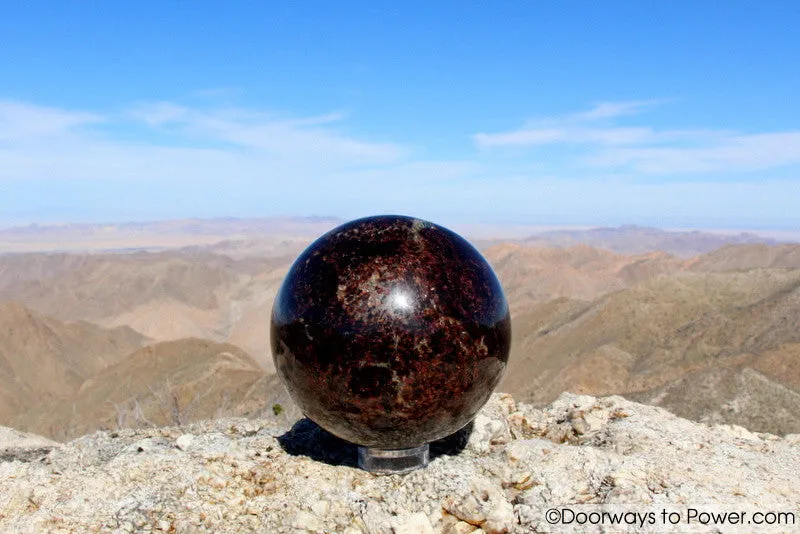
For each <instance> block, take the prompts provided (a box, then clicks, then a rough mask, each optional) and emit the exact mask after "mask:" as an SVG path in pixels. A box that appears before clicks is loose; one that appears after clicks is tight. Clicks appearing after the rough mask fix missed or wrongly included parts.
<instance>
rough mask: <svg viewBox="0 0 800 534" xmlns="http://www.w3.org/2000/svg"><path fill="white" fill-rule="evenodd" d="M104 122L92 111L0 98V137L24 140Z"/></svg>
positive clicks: (7, 139) (54, 134) (50, 135)
mask: <svg viewBox="0 0 800 534" xmlns="http://www.w3.org/2000/svg"><path fill="white" fill-rule="evenodd" d="M99 122H103V117H101V116H100V115H97V114H94V113H86V112H81V111H68V110H62V109H57V108H48V107H42V106H32V105H30V104H25V103H22V102H14V101H8V100H0V140H3V141H20V142H21V141H26V140H30V139H37V138H39V139H41V138H45V137H53V136H58V135H66V134H68V133H70V132H72V131H75V130H76V129H77V128H78V127H80V126H86V125H91V124H96V123H99Z"/></svg>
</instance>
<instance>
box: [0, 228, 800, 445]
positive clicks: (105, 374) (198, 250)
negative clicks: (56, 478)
mask: <svg viewBox="0 0 800 534" xmlns="http://www.w3.org/2000/svg"><path fill="white" fill-rule="evenodd" d="M338 222H340V221H337V220H335V219H315V218H310V219H302V218H297V219H274V220H273V219H255V220H249V219H223V220H213V219H212V220H188V221H165V222H154V223H148V224H135V225H67V226H55V227H47V226H33V227H27V228H13V229H7V230H4V231H0V248H1V249H3V250H5V253H3V254H2V255H0V334H1V335H0V425H5V426H10V427H13V428H16V429H19V430H23V431H29V432H34V433H36V434H39V435H42V436H46V437H48V438H50V439H55V440H62V441H63V440H68V439H73V438H76V437H79V436H82V435H84V434H88V433H91V432H94V431H96V430H100V429H104V430H114V429H117V430H118V429H121V428H128V427H140V428H148V427H158V426H162V425H180V424H187V423H189V422H192V421H197V420H202V419H209V418H219V417H234V416H243V417H251V418H265V417H266V418H271V419H274V420H276V421H277V422H280V423H283V424H290V423H291V422H292V421H294V420H296V419H297V418H298V417H300V415H301V414H300V413H299V412H298V411H297V409H296V408H295V407H294V406H293V405H292V402H291V400H290V398H289V397H288V395H287V394H286V392H285V391H284V389H283V386H282V385H281V383H280V380H278V379H277V377H276V375H275V374H274V367H273V363H272V355H271V353H270V347H269V317H270V312H271V307H272V301H273V299H274V296H275V294H276V291H277V289H278V287H279V285H280V283H281V281H282V279H283V275H284V274H285V272H286V271H287V269H288V268H289V266H290V265H291V263H292V261H293V260H294V258H295V257H296V255H297V254H298V253H299V252H300V251H302V250H303V248H305V246H307V245H308V244H309V243H310V242H311V240H312V239H313V238H314V237H316V236H318V235H319V234H321V233H322V232H324V231H325V230H327V229H329V228H331V227H333V226H335V225H336V224H337V223H338ZM20 243H26V248H27V250H26V251H25V252H22V251H20ZM473 243H474V244H475V245H476V247H478V248H479V249H480V250H481V252H482V253H483V254H484V255H485V257H486V258H487V259H488V260H489V262H490V263H491V265H492V266H493V268H494V270H495V272H496V273H497V275H498V277H499V279H500V281H501V283H502V285H503V288H504V290H505V292H506V296H507V298H508V301H509V306H510V309H511V313H512V324H513V328H512V331H513V343H512V352H511V358H510V360H509V367H508V369H507V372H506V374H505V377H504V379H503V381H502V382H501V384H500V386H499V388H498V389H499V390H500V391H503V392H507V393H510V394H513V395H514V396H515V398H517V399H519V400H521V401H524V402H527V403H531V404H532V405H534V406H545V405H547V404H549V403H551V402H553V401H554V400H555V399H556V398H557V397H558V396H559V395H560V394H561V393H562V392H564V391H571V392H573V393H578V394H588V395H614V394H617V395H622V396H624V397H626V398H628V399H630V400H634V401H638V402H643V403H647V404H652V405H656V406H661V407H664V408H666V409H668V410H669V411H671V412H673V413H675V414H677V415H679V416H681V417H686V418H689V419H692V420H695V421H699V422H706V423H728V424H736V425H740V426H743V427H745V428H748V429H749V430H751V431H755V432H769V433H773V434H778V435H785V434H791V433H798V432H800V413H799V412H798V410H797V407H798V406H800V327H799V326H800V245H797V244H791V243H780V242H777V241H775V240H772V239H768V238H763V237H758V236H756V235H752V234H734V235H719V234H711V233H706V232H699V231H695V232H674V231H672V232H671V231H663V230H657V229H654V228H641V227H636V226H626V227H617V228H596V229H589V230H587V229H580V230H561V231H552V230H551V231H547V232H542V233H537V234H532V235H529V236H525V237H522V238H519V237H517V238H502V237H497V238H489V237H486V236H485V235H483V236H482V237H480V238H476V239H474V240H473ZM53 249H55V250H53Z"/></svg>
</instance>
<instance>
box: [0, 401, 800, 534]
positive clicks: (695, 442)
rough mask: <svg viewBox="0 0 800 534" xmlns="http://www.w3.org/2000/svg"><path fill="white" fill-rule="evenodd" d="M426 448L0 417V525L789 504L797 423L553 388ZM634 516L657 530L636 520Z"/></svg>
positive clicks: (198, 426)
mask: <svg viewBox="0 0 800 534" xmlns="http://www.w3.org/2000/svg"><path fill="white" fill-rule="evenodd" d="M432 449H433V450H432V452H433V456H434V458H433V459H432V461H431V463H430V465H429V466H428V467H427V468H426V469H424V470H418V471H414V472H412V473H410V474H407V475H391V476H376V475H373V474H370V473H366V472H363V471H360V470H358V469H357V468H355V467H354V462H355V454H356V453H355V448H354V447H353V446H351V445H348V444H346V443H344V442H341V441H339V440H338V439H336V438H334V437H333V436H331V435H329V434H327V433H325V432H323V431H322V430H320V429H319V428H318V427H316V425H314V424H313V423H310V422H309V421H308V420H301V421H299V422H297V423H296V424H295V425H294V426H293V427H292V429H291V430H288V431H287V430H286V429H281V428H278V427H276V426H275V424H274V423H271V422H269V421H252V420H244V419H224V420H217V421H205V422H200V423H195V424H191V425H188V426H185V427H180V428H176V427H173V428H156V429H147V430H120V431H116V432H97V433H95V434H93V435H89V436H85V437H82V438H80V439H77V440H74V441H71V442H69V443H67V444H65V445H58V444H55V443H53V442H48V441H46V440H37V439H36V437H34V436H23V435H20V433H17V432H16V431H12V430H11V429H2V430H1V431H0V451H2V458H0V460H1V461H0V531H3V532H7V531H12V532H43V531H56V532H91V531H118V532H132V531H146V532H147V531H164V532H242V531H261V532H344V533H350V534H355V533H362V532H363V533H384V532H385V533H426V532H445V533H462V532H463V533H467V532H474V533H476V534H479V533H482V532H486V533H504V532H537V531H559V529H558V528H554V527H552V526H550V525H548V524H547V523H546V521H545V512H546V510H548V509H549V508H552V507H559V506H566V505H569V504H571V503H572V504H577V503H582V504H592V503H598V504H599V503H605V504H627V505H637V506H654V505H658V506H665V507H668V506H685V505H687V504H689V505H704V504H705V505H712V504H713V505H718V506H730V507H732V508H744V507H749V508H753V507H758V508H763V509H764V510H780V511H790V512H793V513H795V515H796V516H797V517H798V518H800V510H798V503H800V484H798V474H800V436H798V435H796V434H795V435H789V436H786V437H784V438H778V437H776V436H772V435H768V434H753V433H751V432H748V431H747V430H745V429H743V428H740V427H733V426H706V425H703V424H699V423H694V422H691V421H687V420H684V419H680V418H678V417H676V416H674V415H672V414H670V413H668V412H666V411H665V410H663V409H661V408H656V407H651V406H645V405H641V404H636V403H633V402H629V401H627V400H625V399H623V398H621V397H617V396H614V397H605V398H599V399H598V398H594V397H589V396H577V395H572V394H566V393H565V394H563V395H562V396H561V397H559V399H558V400H556V401H555V402H554V403H553V404H552V405H551V406H549V407H548V408H547V409H544V410H538V409H533V408H531V407H529V406H527V405H523V404H516V403H515V402H514V400H513V399H512V398H511V397H510V396H508V395H494V396H493V397H492V400H491V401H490V402H489V404H488V405H487V406H486V407H485V408H484V409H483V410H482V411H481V412H480V414H479V415H478V417H477V418H476V420H475V422H474V425H473V427H472V429H471V433H470V432H462V433H461V434H459V435H456V436H454V437H453V438H450V439H448V440H445V441H443V442H439V443H436V444H435V446H433V447H432ZM592 528H595V530H594V531H600V527H592V526H591V525H590V526H588V531H592ZM648 528H651V529H652V530H653V531H664V530H665V528H664V526H663V525H660V524H655V525H653V526H650V527H648V526H647V525H645V527H644V528H637V529H636V530H644V531H646V530H647V529H648ZM797 528H798V525H797V524H795V525H794V526H789V527H787V528H786V529H785V530H786V531H792V530H795V529H797ZM666 530H676V528H670V529H666Z"/></svg>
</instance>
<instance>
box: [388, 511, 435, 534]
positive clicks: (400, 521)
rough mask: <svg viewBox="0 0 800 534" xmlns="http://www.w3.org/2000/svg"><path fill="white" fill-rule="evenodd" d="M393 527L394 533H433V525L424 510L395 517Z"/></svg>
mask: <svg viewBox="0 0 800 534" xmlns="http://www.w3.org/2000/svg"><path fill="white" fill-rule="evenodd" d="M392 529H393V531H394V534H433V526H432V525H431V522H430V521H429V520H428V516H426V515H425V514H423V513H422V512H417V513H415V514H409V515H407V516H404V517H398V518H396V519H394V520H393V521H392Z"/></svg>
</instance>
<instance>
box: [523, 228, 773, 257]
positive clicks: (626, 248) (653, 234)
mask: <svg viewBox="0 0 800 534" xmlns="http://www.w3.org/2000/svg"><path fill="white" fill-rule="evenodd" d="M751 243H762V244H768V245H774V244H776V243H777V242H776V241H775V240H773V239H769V238H763V237H759V236H757V235H754V234H749V233H741V234H738V235H720V234H712V233H708V232H701V231H691V232H670V231H666V230H660V229H658V228H650V227H645V226H636V225H624V226H619V227H615V228H607V227H604V228H592V229H590V230H552V231H548V232H542V233H539V234H535V235H532V236H530V237H528V238H527V239H525V240H524V244H525V245H528V246H538V247H572V246H575V245H579V244H582V245H590V246H592V247H597V248H602V249H607V250H613V251H614V252H618V253H620V254H646V253H648V252H655V251H661V252H666V253H668V254H672V255H675V256H680V257H682V258H688V257H691V256H695V255H697V254H703V253H705V252H711V251H712V250H715V249H718V248H720V247H723V246H725V245H740V244H751Z"/></svg>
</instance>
